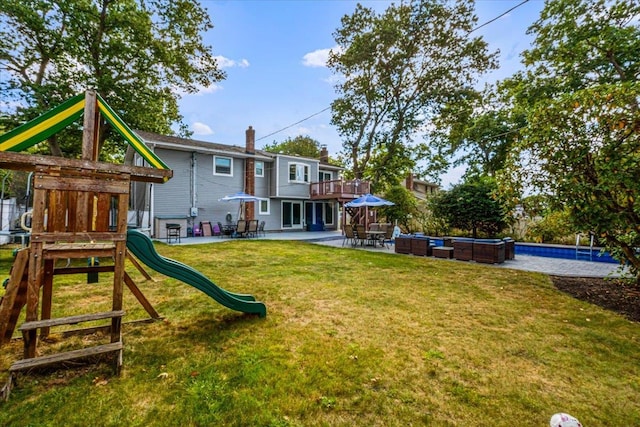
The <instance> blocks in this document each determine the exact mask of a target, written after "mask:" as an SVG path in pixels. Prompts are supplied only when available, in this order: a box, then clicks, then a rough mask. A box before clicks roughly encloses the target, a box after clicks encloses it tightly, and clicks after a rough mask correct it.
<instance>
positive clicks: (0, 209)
mask: <svg viewBox="0 0 640 427" xmlns="http://www.w3.org/2000/svg"><path fill="white" fill-rule="evenodd" d="M8 177H9V173H8V172H7V173H6V174H5V176H4V178H2V195H1V196H0V231H1V230H3V229H4V228H3V224H2V222H3V221H4V215H3V213H4V212H3V210H4V186H5V183H6V182H7V178H8ZM9 228H11V227H9Z"/></svg>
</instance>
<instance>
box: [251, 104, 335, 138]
mask: <svg viewBox="0 0 640 427" xmlns="http://www.w3.org/2000/svg"><path fill="white" fill-rule="evenodd" d="M329 108H331V106H328V107H327V108H325V109H324V110H320V111H318V112H317V113H313V114H312V115H310V116H307V117H305V118H304V119H302V120H298V121H297V122H295V123H293V124H290V125H289V126H286V127H283V128H282V129H278V130H277V131H275V132H271V133H270V134H268V135H265V136H261V137H260V138H258V139H256V141H260V140H262V139H265V138H268V137H270V136H271V135H275V134H276V133H280V132H282V131H283V130H287V129H289V128H292V127H294V126H295V125H297V124H300V123H302V122H304V121H306V120H309V119H310V118H311V117H314V116H317V115H318V114H320V113H324V112H325V111H327V110H328V109H329Z"/></svg>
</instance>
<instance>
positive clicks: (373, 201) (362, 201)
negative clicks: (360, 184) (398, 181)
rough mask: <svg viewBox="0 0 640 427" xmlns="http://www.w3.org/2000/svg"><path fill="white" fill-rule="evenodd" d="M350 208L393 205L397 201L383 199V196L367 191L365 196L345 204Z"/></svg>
mask: <svg viewBox="0 0 640 427" xmlns="http://www.w3.org/2000/svg"><path fill="white" fill-rule="evenodd" d="M344 205H345V206H346V207H348V208H361V207H375V206H393V205H395V203H393V202H390V201H388V200H385V199H383V198H382V197H378V196H374V195H373V194H370V193H367V194H365V195H364V196H360V197H358V198H357V199H353V200H352V201H350V202H347V203H345V204H344Z"/></svg>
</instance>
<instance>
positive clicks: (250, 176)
mask: <svg viewBox="0 0 640 427" xmlns="http://www.w3.org/2000/svg"><path fill="white" fill-rule="evenodd" d="M245 144H246V148H245V151H246V153H247V154H255V153H256V148H255V147H256V131H255V130H254V129H253V128H252V127H251V126H249V129H247V130H246V132H245ZM244 191H245V193H248V194H252V195H254V196H255V194H256V193H255V192H256V160H255V159H254V158H253V157H248V158H247V159H246V160H245V161H244ZM256 203H257V202H250V203H245V204H244V206H245V216H244V218H245V219H247V220H249V219H254V218H255V212H256V207H255V204H256Z"/></svg>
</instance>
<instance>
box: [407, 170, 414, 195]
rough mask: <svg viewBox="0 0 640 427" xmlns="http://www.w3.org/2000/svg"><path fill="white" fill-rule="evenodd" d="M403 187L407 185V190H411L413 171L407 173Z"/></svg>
mask: <svg viewBox="0 0 640 427" xmlns="http://www.w3.org/2000/svg"><path fill="white" fill-rule="evenodd" d="M405 187H407V190H409V191H413V173H412V172H409V174H408V175H407V179H406V180H405Z"/></svg>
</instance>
